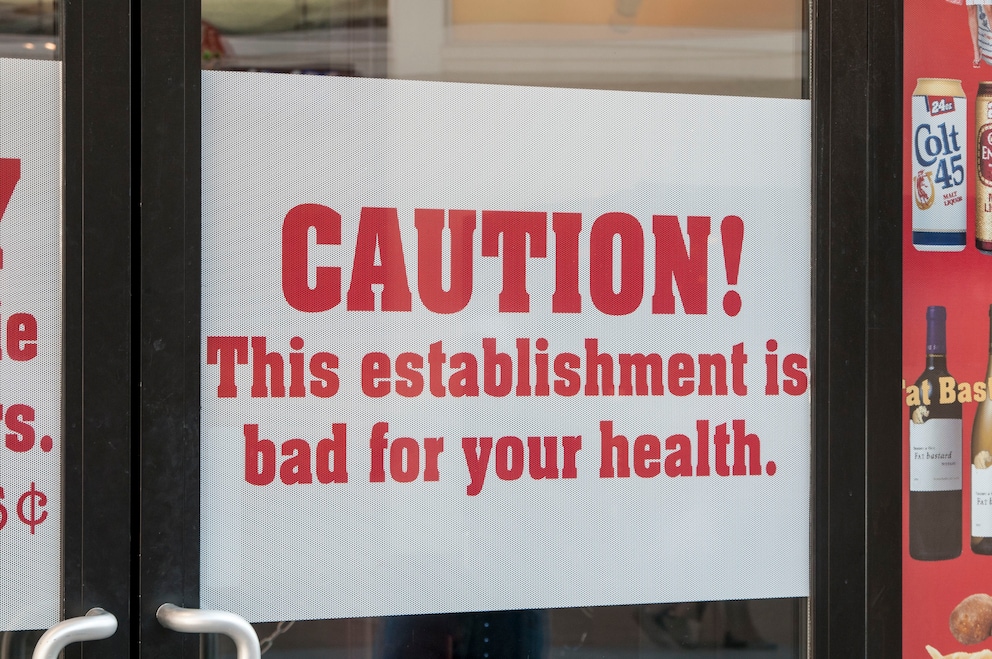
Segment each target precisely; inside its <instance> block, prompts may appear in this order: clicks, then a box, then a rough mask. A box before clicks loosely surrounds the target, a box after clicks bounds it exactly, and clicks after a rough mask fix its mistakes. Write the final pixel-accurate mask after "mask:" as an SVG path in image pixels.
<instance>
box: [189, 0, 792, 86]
mask: <svg viewBox="0 0 992 659" xmlns="http://www.w3.org/2000/svg"><path fill="white" fill-rule="evenodd" d="M201 16H202V21H203V24H202V28H203V29H202V44H201V45H202V48H201V50H202V54H203V66H204V68H219V69H228V70H241V71H270V72H286V73H310V74H324V75H346V76H361V77H373V78H400V79H409V80H445V81H456V82H482V83H499V84H521V85H539V86H550V87H580V88H588V89H617V90H631V91H669V92H686V93H704V94H721V95H740V96H766V97H780V98H798V97H801V96H802V94H803V93H804V88H805V86H804V84H803V82H804V80H805V77H806V71H807V68H808V67H807V66H806V64H805V62H804V57H805V55H804V53H805V50H806V49H805V48H804V43H805V41H806V39H807V30H806V28H805V23H804V14H803V4H802V3H801V2H797V1H796V0H754V1H753V2H748V3H729V4H728V3H726V2H720V1H719V0H692V1H690V0H672V1H669V2H644V1H643V0H585V1H584V2H581V3H577V2H574V1H570V0H503V1H501V2H492V1H491V0H405V1H402V2H401V1H399V0H264V1H263V0H203V4H202V14H201Z"/></svg>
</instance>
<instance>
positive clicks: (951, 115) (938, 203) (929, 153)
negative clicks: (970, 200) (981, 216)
mask: <svg viewBox="0 0 992 659" xmlns="http://www.w3.org/2000/svg"><path fill="white" fill-rule="evenodd" d="M967 111H968V110H967V100H966V99H965V96H964V89H963V88H962V87H961V81H960V80H950V79H946V78H920V79H919V80H917V83H916V89H914V90H913V98H912V117H913V135H912V147H911V149H912V152H913V158H912V159H913V171H912V186H913V187H912V195H913V247H915V248H916V249H917V250H919V251H925V252H959V251H961V250H963V249H964V246H965V241H966V237H965V234H966V227H967V222H968V211H967V203H966V199H967V182H966V176H965V164H966V163H967V162H968V158H967V143H968V140H967V139H965V135H966V134H967V116H968V115H967Z"/></svg>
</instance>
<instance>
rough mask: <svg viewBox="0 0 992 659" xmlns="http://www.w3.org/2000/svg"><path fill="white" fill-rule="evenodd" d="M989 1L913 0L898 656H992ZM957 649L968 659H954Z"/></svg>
mask: <svg viewBox="0 0 992 659" xmlns="http://www.w3.org/2000/svg"><path fill="white" fill-rule="evenodd" d="M986 12H988V14H989V16H992V5H988V6H983V5H978V4H972V3H971V2H967V3H965V2H959V3H957V4H956V3H954V2H946V1H943V0H942V1H939V2H938V1H930V2H923V1H922V0H911V1H910V2H907V3H906V9H905V55H904V62H905V66H904V81H903V82H904V84H903V94H904V98H903V101H904V104H903V108H904V110H903V131H904V132H903V135H904V140H903V170H902V175H903V180H904V188H903V190H904V192H903V219H904V221H903V254H904V259H903V268H904V271H903V287H904V288H903V327H904V330H903V372H902V381H903V382H902V384H903V392H902V395H903V399H904V402H905V408H904V415H903V447H904V450H903V492H904V496H903V502H904V503H903V510H902V514H903V529H904V531H903V597H904V605H903V630H904V631H903V656H905V657H928V656H929V657H942V656H954V657H969V656H987V655H986V654H981V655H979V653H981V652H983V651H987V650H988V649H989V648H992V639H990V638H988V637H989V636H990V634H992V579H989V578H988V576H987V575H989V574H990V570H992V469H989V467H990V465H992V401H990V400H989V394H990V387H989V384H990V383H992V379H990V376H992V371H990V370H989V368H990V366H992V363H990V360H989V355H990V326H989V322H990V305H992V36H990V31H989V21H988V18H986ZM957 653H963V654H957Z"/></svg>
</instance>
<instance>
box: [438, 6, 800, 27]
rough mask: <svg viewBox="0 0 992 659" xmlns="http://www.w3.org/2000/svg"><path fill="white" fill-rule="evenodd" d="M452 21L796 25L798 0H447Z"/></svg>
mask: <svg viewBox="0 0 992 659" xmlns="http://www.w3.org/2000/svg"><path fill="white" fill-rule="evenodd" d="M451 19H452V23H453V24H454V25H469V24H478V23H555V24H566V25H609V24H615V23H617V22H618V21H619V22H623V23H625V24H628V25H644V26H678V27H721V28H752V29H755V28H757V29H799V28H800V26H801V24H802V4H801V0H800V2H797V1H796V0H737V1H733V0H498V1H496V2H494V1H493V0H451Z"/></svg>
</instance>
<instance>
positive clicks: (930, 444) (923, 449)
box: [909, 419, 962, 492]
mask: <svg viewBox="0 0 992 659" xmlns="http://www.w3.org/2000/svg"><path fill="white" fill-rule="evenodd" d="M961 470H962V464H961V419H929V420H927V421H926V422H924V423H911V424H909V489H910V491H912V492H945V491H948V490H960V489H961V480H962V479H961Z"/></svg>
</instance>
